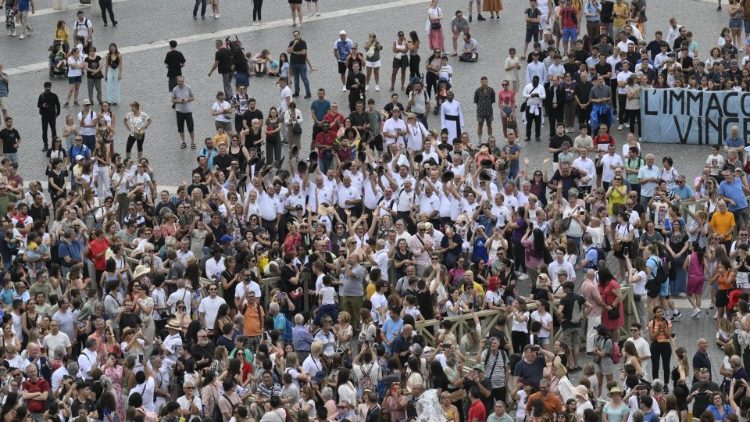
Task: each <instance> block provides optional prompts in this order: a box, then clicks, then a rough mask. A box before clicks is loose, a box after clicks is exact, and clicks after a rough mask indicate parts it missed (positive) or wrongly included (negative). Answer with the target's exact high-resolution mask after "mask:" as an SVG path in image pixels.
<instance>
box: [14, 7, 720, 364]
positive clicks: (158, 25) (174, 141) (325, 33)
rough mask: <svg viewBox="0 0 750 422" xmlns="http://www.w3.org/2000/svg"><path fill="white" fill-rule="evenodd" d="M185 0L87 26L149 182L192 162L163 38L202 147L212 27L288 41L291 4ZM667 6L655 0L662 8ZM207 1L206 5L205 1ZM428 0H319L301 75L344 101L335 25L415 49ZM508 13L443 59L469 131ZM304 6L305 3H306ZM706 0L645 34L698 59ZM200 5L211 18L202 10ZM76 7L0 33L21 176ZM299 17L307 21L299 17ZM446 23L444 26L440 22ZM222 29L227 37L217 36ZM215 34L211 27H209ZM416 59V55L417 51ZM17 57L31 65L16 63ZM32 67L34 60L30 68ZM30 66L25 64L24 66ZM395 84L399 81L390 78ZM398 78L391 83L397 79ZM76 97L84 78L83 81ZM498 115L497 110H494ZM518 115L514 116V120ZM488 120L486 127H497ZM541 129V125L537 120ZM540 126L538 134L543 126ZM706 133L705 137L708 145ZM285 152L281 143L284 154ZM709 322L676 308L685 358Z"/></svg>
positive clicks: (35, 150) (254, 84)
mask: <svg viewBox="0 0 750 422" xmlns="http://www.w3.org/2000/svg"><path fill="white" fill-rule="evenodd" d="M192 3H193V2H192V1H188V0H178V1H174V2H172V1H168V2H152V1H146V0H127V1H125V2H119V3H115V7H114V8H115V13H116V15H117V19H118V21H119V25H118V27H117V28H113V27H112V26H108V27H103V26H102V25H101V18H100V17H99V16H98V13H94V14H93V16H92V20H93V22H94V25H95V34H94V40H95V45H96V46H97V47H98V49H99V51H100V52H102V51H104V50H106V47H107V45H108V44H109V43H110V42H116V43H117V44H118V45H119V47H120V48H121V49H124V50H125V51H127V54H126V56H125V60H124V74H123V75H124V76H123V80H122V93H123V95H122V99H121V101H120V106H119V107H116V108H115V110H116V113H117V120H118V121H120V123H118V126H117V130H118V136H117V139H116V144H115V148H116V150H117V151H118V152H124V143H125V135H124V133H125V128H124V127H123V125H122V123H121V120H122V118H123V117H124V115H125V114H126V113H127V111H128V110H127V108H126V107H125V106H123V105H124V104H127V103H129V102H130V101H133V100H137V101H139V102H140V103H141V109H142V110H143V111H145V112H146V113H148V114H149V115H151V117H152V118H153V126H152V127H151V128H150V129H149V131H148V133H147V137H146V145H145V156H147V157H149V158H150V160H151V163H152V164H153V165H154V167H155V169H156V172H157V180H158V182H159V183H162V184H165V185H177V184H179V183H180V182H181V181H182V180H186V179H187V178H188V177H189V170H188V169H190V168H193V167H194V166H195V155H196V154H195V152H194V151H191V150H189V149H188V150H180V149H179V148H178V137H177V133H176V125H175V118H174V114H173V111H172V109H171V108H170V103H169V94H168V92H167V80H166V70H165V68H164V65H163V58H164V54H165V53H166V51H167V40H169V39H175V38H177V39H181V43H180V46H179V47H178V48H179V50H181V51H182V52H183V54H184V55H185V57H186V58H187V65H186V67H185V69H184V74H185V76H186V80H187V83H188V84H189V85H190V86H191V87H192V88H193V90H194V92H195V95H196V98H197V101H196V103H195V112H194V116H195V120H196V135H197V136H196V137H197V138H198V140H199V141H198V142H199V144H200V143H201V140H202V139H203V138H204V137H206V136H211V135H212V134H213V124H212V120H211V117H210V115H209V112H208V110H209V108H210V105H211V103H212V102H213V98H214V95H215V94H216V92H217V91H218V90H220V89H221V80H220V78H218V77H217V76H214V77H213V78H210V79H209V78H208V77H207V73H208V70H209V69H210V67H211V64H212V61H213V54H214V42H213V39H214V35H212V34H216V33H217V32H219V31H226V30H228V29H231V28H238V29H237V31H238V32H240V33H241V34H240V35H239V39H240V40H241V41H242V43H243V45H244V47H245V49H246V50H248V51H252V52H258V51H260V50H261V49H264V48H268V49H269V50H270V51H271V52H272V55H274V56H277V55H278V54H279V53H280V52H281V50H283V49H285V47H286V45H287V43H288V41H289V40H290V39H291V31H292V28H290V24H291V22H290V20H289V10H288V8H287V6H286V2H275V3H276V4H280V5H279V6H274V5H273V3H271V2H266V5H265V7H264V10H263V13H264V21H266V22H267V23H266V25H265V26H260V27H247V26H246V25H247V23H248V22H249V21H250V16H251V9H250V7H251V6H250V2H249V1H243V2H239V1H234V0H231V1H230V0H223V1H222V3H221V7H222V10H221V18H220V19H218V20H214V19H211V18H210V17H207V19H206V20H200V19H198V20H197V21H193V20H192V19H191V6H192ZM667 4H668V6H667V7H664V6H663V5H667ZM50 5H51V0H43V1H41V2H40V4H39V7H40V8H49V7H50ZM466 6H467V3H466V2H465V1H455V0H451V1H444V2H442V3H441V7H442V8H443V10H444V14H445V15H446V16H451V15H452V14H453V12H454V11H455V10H457V9H463V10H466ZM209 7H210V6H209ZM428 7H429V5H428V2H426V1H425V2H419V3H418V2H417V1H414V0H400V1H399V0H396V1H391V2H379V3H377V4H365V2H362V1H355V0H339V1H337V2H335V3H331V2H328V1H327V0H321V8H322V16H321V17H318V18H313V19H312V20H310V21H307V20H306V21H305V23H304V27H303V29H302V37H303V38H304V39H305V40H306V41H307V43H308V48H309V51H310V60H311V62H312V64H313V66H314V67H315V68H316V70H315V71H314V72H311V73H310V80H311V85H312V88H313V89H317V88H318V87H325V88H327V90H328V97H329V98H330V99H331V100H332V101H338V102H340V103H342V109H343V108H344V107H343V105H344V104H346V103H347V102H346V93H343V92H341V90H340V84H339V79H338V77H337V74H336V64H335V63H334V59H333V57H332V54H331V43H332V42H333V41H334V40H335V39H336V37H337V34H338V31H340V30H341V29H345V30H346V31H347V32H348V33H349V36H350V38H352V39H353V40H354V41H355V42H357V41H359V42H362V41H364V39H365V37H366V36H367V33H368V32H376V33H377V34H378V38H379V39H381V40H382V41H383V42H384V43H386V44H387V45H390V43H391V42H392V40H393V39H394V38H395V35H396V32H397V31H398V30H403V31H405V32H408V31H410V30H416V31H417V32H418V33H419V35H420V37H421V38H422V39H423V40H424V41H423V48H422V51H421V53H422V56H423V57H424V56H425V55H426V50H427V48H426V44H427V42H426V40H425V38H426V37H425V35H424V23H425V19H426V11H427V8H428ZM504 7H505V10H504V11H503V12H502V16H501V19H500V20H499V21H487V22H481V23H478V22H476V20H475V21H474V23H473V24H472V25H471V28H472V34H473V36H474V37H475V38H476V39H477V40H478V42H479V44H480V53H479V54H480V59H479V61H478V62H477V63H474V64H466V63H458V62H457V61H454V60H451V64H452V65H453V68H454V90H455V92H456V93H457V96H456V98H457V99H458V100H459V101H461V103H462V104H463V112H464V115H465V119H466V125H467V128H468V130H469V131H470V133H472V134H474V133H475V129H474V128H475V127H476V119H475V108H474V106H473V105H472V104H471V101H472V98H473V97H472V93H473V90H474V89H475V88H476V87H477V86H478V84H479V78H480V77H481V76H483V75H486V76H488V77H489V79H490V84H491V86H493V87H495V88H496V89H497V88H499V82H500V80H501V79H503V77H504V75H503V74H504V72H503V70H502V67H503V66H502V64H503V62H504V60H505V57H506V54H507V50H508V48H510V47H516V48H518V49H519V51H520V50H521V47H522V45H521V42H522V41H523V39H522V37H523V23H522V20H521V14H522V11H523V9H524V8H525V7H526V2H525V1H506V2H505V4H504ZM303 8H304V5H303ZM715 8H716V5H715V3H714V2H710V3H709V2H703V1H696V0H672V1H670V2H668V3H660V2H651V3H649V11H648V16H649V21H648V23H647V28H646V37H647V39H651V38H652V37H653V32H654V31H655V30H657V29H660V30H663V31H666V29H667V21H668V19H669V18H670V17H671V16H675V17H676V18H677V20H678V22H679V23H680V24H682V25H683V26H686V27H687V28H688V29H689V30H691V31H693V33H694V34H695V39H696V40H697V42H698V43H699V45H700V49H699V55H700V57H702V58H705V56H706V53H707V52H708V51H709V49H710V48H711V46H713V45H714V44H715V43H716V39H717V38H718V35H719V32H720V29H721V27H723V26H725V25H726V24H727V20H728V18H727V16H726V13H725V12H724V11H722V12H716V11H715ZM48 12H51V11H48ZM208 14H209V15H210V9H209V12H208ZM74 17H75V12H74V11H71V10H68V11H64V12H52V13H46V14H43V15H41V16H32V17H31V25H32V26H33V27H34V28H35V32H34V35H33V36H32V37H30V38H27V39H25V40H18V39H15V38H10V37H3V38H2V40H1V41H2V42H0V61H1V62H2V63H3V64H4V65H5V68H6V70H8V71H9V73H11V95H10V111H11V115H12V116H13V117H14V119H15V125H16V127H17V128H18V129H19V131H20V133H21V136H22V138H23V143H22V145H21V149H20V154H19V156H20V161H21V165H22V167H21V169H22V175H23V177H24V178H25V179H26V180H41V179H44V173H43V169H44V164H45V159H44V156H43V153H42V152H41V147H42V145H41V132H40V131H41V128H40V124H39V118H38V115H37V110H36V108H35V106H36V102H35V100H36V97H37V95H38V93H39V92H41V90H42V83H43V82H44V81H46V80H47V79H48V77H47V72H46V70H33V69H35V64H38V63H43V62H44V61H45V60H46V57H47V47H48V46H49V45H50V44H51V40H52V34H53V29H54V25H55V23H56V22H57V20H58V19H64V20H65V21H66V22H69V23H71V22H72V21H73V19H74ZM306 19H307V18H306ZM445 26H446V27H447V26H448V25H445ZM222 35H224V34H222ZM217 36H218V35H217ZM446 43H447V45H446V47H448V48H450V47H449V46H450V35H448V34H447V35H446ZM383 56H384V57H383V64H384V66H383V68H382V80H381V84H380V85H381V88H382V91H381V92H379V93H376V92H373V91H372V90H370V92H368V95H370V96H372V97H374V98H375V99H376V101H377V104H378V105H380V106H382V105H384V104H385V103H386V102H387V101H388V98H389V92H388V86H389V83H390V80H389V76H390V70H391V66H390V62H391V54H390V53H389V52H388V47H387V46H386V49H385V50H384V54H383ZM423 63H424V60H423ZM24 66H29V67H28V68H24ZM36 68H39V66H38V65H37V66H36ZM29 69H32V70H29ZM397 84H398V82H397ZM397 86H398V85H397ZM67 87H68V85H67V82H66V81H64V80H55V81H54V83H53V90H54V91H55V92H56V93H57V94H58V95H59V96H60V97H61V101H64V96H65V94H66V92H67ZM81 92H82V93H83V95H81V99H83V98H84V96H85V92H86V87H85V82H84V84H83V86H82V91H81ZM249 92H250V94H251V96H253V97H255V98H257V99H258V104H259V108H261V109H262V110H263V111H264V113H266V112H267V110H268V108H269V107H271V106H272V105H277V104H278V102H279V99H278V88H277V86H276V85H275V84H274V81H273V80H272V79H270V78H251V82H250V89H249ZM298 104H299V107H300V108H301V109H303V110H308V109H309V104H310V103H309V100H302V99H301V98H300V99H299V101H298ZM73 112H76V113H77V112H78V109H77V108H71V109H66V110H64V111H63V116H61V118H60V119H59V120H58V128H59V129H60V130H62V126H63V122H64V119H63V118H62V117H64V115H65V114H67V113H73ZM496 116H497V115H496ZM304 117H305V118H306V119H307V122H306V123H304V124H303V128H304V133H303V139H309V133H310V118H309V113H305V114H304ZM519 120H520V119H519ZM429 124H430V126H431V127H435V126H438V125H439V121H438V120H437V119H436V118H435V117H432V116H430V119H429ZM497 126H498V125H497V124H496V128H495V133H498V132H499V128H498V127H497ZM544 130H547V128H544ZM544 133H546V132H544ZM624 135H625V132H624V131H622V132H618V133H616V137H617V139H618V141H619V140H623V139H624ZM546 140H547V138H546V136H544V137H543V141H542V142H541V143H536V142H531V143H528V144H524V145H523V148H524V151H523V156H524V157H528V158H529V159H530V160H531V166H532V167H535V166H539V165H541V162H542V160H543V159H544V158H546V157H548V153H547V145H546ZM713 141H714V140H712V142H713ZM643 149H644V151H645V152H646V153H653V154H655V155H656V156H657V157H661V156H664V155H669V156H671V157H673V158H674V160H675V164H676V168H677V169H678V170H679V171H680V172H682V173H686V174H687V175H689V176H692V175H696V174H697V173H698V172H699V171H700V169H701V167H702V163H703V162H704V160H705V156H706V155H707V153H708V147H705V146H704V147H700V146H683V145H674V144H647V145H644V147H643ZM307 151H309V143H308V142H303V145H302V153H303V154H306V153H307ZM285 152H286V151H285ZM713 323H714V321H713V320H712V319H710V318H708V319H706V318H704V319H701V320H691V319H689V316H685V317H683V319H682V320H681V321H679V322H676V323H675V332H676V333H677V339H678V341H679V343H680V344H682V345H684V346H685V347H687V348H688V352H689V353H690V354H691V355H692V353H693V352H694V351H695V342H696V340H697V339H698V338H699V337H701V336H706V337H709V338H712V337H713V336H714V334H715V331H716V330H715V329H714V325H713ZM711 356H712V359H713V361H714V373H717V371H718V366H717V365H718V363H719V362H720V361H721V354H720V352H719V351H718V350H717V349H716V348H713V347H712V349H711Z"/></svg>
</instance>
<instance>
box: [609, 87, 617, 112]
mask: <svg viewBox="0 0 750 422" xmlns="http://www.w3.org/2000/svg"><path fill="white" fill-rule="evenodd" d="M609 82H610V84H609V92H611V93H612V97H611V98H612V112H614V113H615V114H617V101H615V98H617V80H616V79H615V80H610V81H609Z"/></svg>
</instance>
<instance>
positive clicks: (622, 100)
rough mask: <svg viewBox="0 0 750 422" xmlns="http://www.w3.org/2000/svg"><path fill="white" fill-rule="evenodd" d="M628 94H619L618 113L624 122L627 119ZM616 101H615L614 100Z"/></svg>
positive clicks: (618, 116)
mask: <svg viewBox="0 0 750 422" xmlns="http://www.w3.org/2000/svg"><path fill="white" fill-rule="evenodd" d="M627 99H628V96H627V95H625V94H617V107H618V110H619V112H618V113H617V119H618V121H619V122H620V124H622V122H624V121H625V101H627ZM613 103H614V101H613Z"/></svg>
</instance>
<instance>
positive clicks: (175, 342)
mask: <svg viewBox="0 0 750 422" xmlns="http://www.w3.org/2000/svg"><path fill="white" fill-rule="evenodd" d="M181 330H182V326H181V325H180V321H178V320H176V319H170V320H169V322H168V323H167V332H168V333H169V334H168V335H167V337H166V338H165V339H164V341H163V342H161V349H162V350H163V351H164V360H166V361H167V363H172V364H174V363H175V362H177V358H178V357H179V356H180V354H181V353H182V337H180V331H181ZM157 341H158V340H157Z"/></svg>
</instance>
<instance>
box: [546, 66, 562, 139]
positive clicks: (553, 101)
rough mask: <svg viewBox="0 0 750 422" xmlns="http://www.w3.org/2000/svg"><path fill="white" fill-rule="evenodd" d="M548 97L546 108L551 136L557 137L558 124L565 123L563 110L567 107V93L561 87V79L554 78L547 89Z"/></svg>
mask: <svg viewBox="0 0 750 422" xmlns="http://www.w3.org/2000/svg"><path fill="white" fill-rule="evenodd" d="M545 90H546V92H547V97H546V98H545V99H544V108H545V110H546V111H547V118H548V119H549V122H548V123H549V136H550V138H551V137H553V136H555V126H557V122H562V121H563V108H564V107H565V91H564V90H563V89H562V87H561V86H560V78H559V77H557V76H554V77H552V78H551V80H550V84H549V86H548V87H546V88H545Z"/></svg>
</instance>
